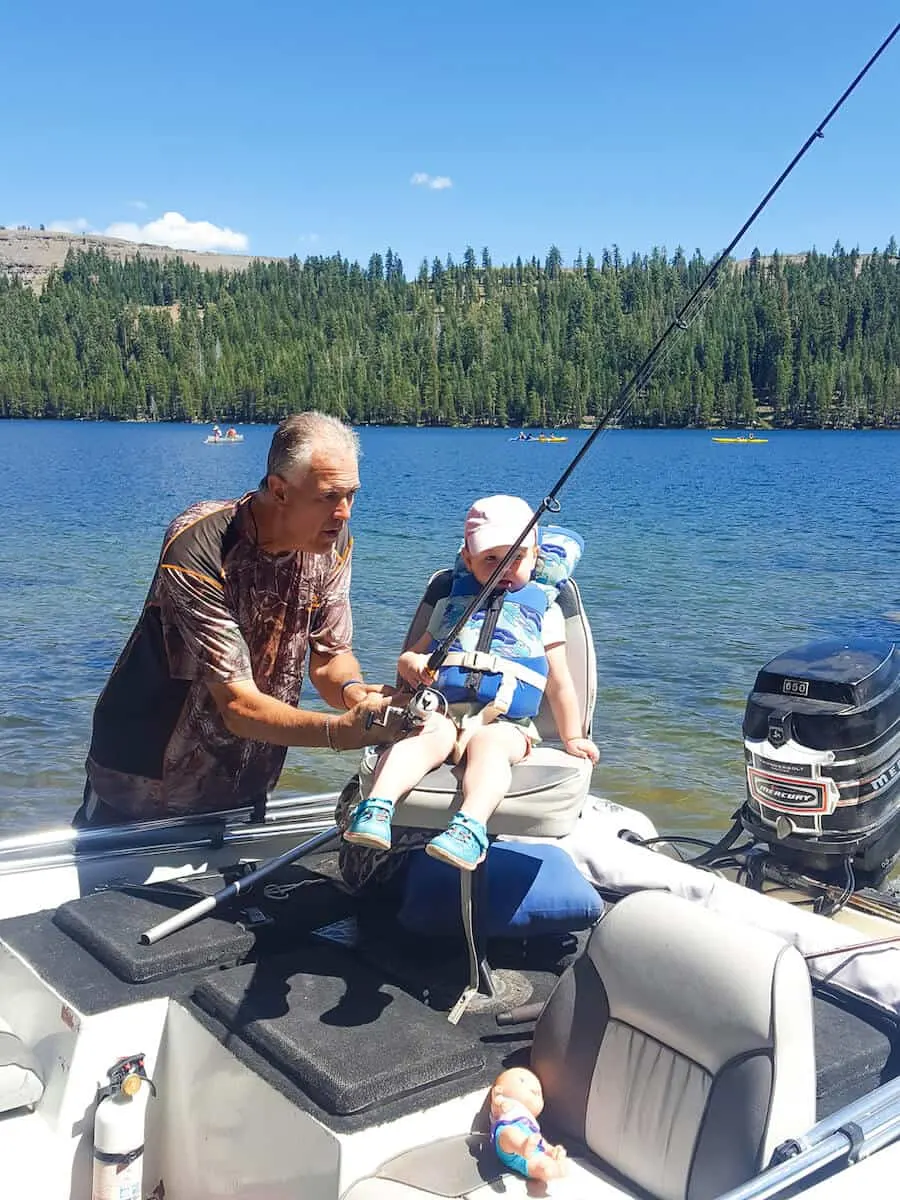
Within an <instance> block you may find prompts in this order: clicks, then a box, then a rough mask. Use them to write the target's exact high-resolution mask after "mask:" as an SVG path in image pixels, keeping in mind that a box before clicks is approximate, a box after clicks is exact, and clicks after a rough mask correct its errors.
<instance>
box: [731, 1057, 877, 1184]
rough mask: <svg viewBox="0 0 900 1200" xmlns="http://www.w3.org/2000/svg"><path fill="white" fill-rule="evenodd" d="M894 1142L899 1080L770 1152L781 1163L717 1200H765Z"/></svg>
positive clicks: (850, 1163)
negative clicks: (773, 1153) (831, 1167)
mask: <svg viewBox="0 0 900 1200" xmlns="http://www.w3.org/2000/svg"><path fill="white" fill-rule="evenodd" d="M898 1138H900V1078H898V1079H892V1080H891V1081H890V1082H889V1083H885V1084H883V1085H882V1086H881V1087H880V1088H876V1089H875V1091H874V1092H869V1093H868V1094H867V1095H865V1096H861V1097H860V1099H858V1100H854V1101H852V1102H851V1103H850V1104H846V1105H845V1106H844V1107H843V1108H839V1109H838V1110H837V1111H836V1112H833V1113H832V1114H831V1115H830V1116H828V1117H825V1118H824V1119H823V1120H821V1121H819V1122H817V1123H816V1124H815V1125H814V1126H813V1127H812V1129H810V1130H809V1132H808V1133H805V1134H804V1135H803V1136H802V1137H799V1138H797V1139H796V1140H794V1141H791V1142H789V1143H786V1144H785V1145H784V1146H783V1147H782V1148H781V1150H780V1152H776V1156H777V1157H781V1158H782V1161H780V1162H777V1163H776V1164H775V1165H774V1166H771V1167H769V1168H768V1169H767V1170H765V1171H763V1172H761V1174H759V1175H757V1176H755V1177H754V1178H753V1179H751V1180H750V1181H749V1182H748V1183H745V1184H742V1185H741V1186H740V1187H738V1188H733V1189H732V1190H731V1191H730V1192H725V1193H723V1194H722V1195H721V1196H720V1197H719V1198H718V1200H769V1198H770V1197H776V1196H782V1195H784V1194H785V1193H786V1192H788V1191H790V1192H791V1194H796V1189H797V1185H798V1183H801V1182H802V1181H803V1180H804V1179H808V1178H809V1177H810V1176H812V1175H815V1174H817V1173H818V1172H819V1171H822V1170H823V1169H824V1168H825V1167H828V1166H830V1165H831V1164H832V1163H838V1162H842V1163H844V1164H846V1165H847V1166H852V1165H853V1164H855V1163H857V1162H861V1161H862V1160H863V1159H864V1158H869V1157H870V1156H871V1155H873V1154H874V1153H875V1152H876V1151H878V1150H882V1149H884V1147H885V1146H888V1145H890V1144H891V1143H892V1142H894V1141H896V1140H897V1139H898ZM847 1194H848V1195H849V1194H850V1193H849V1192H848V1193H847Z"/></svg>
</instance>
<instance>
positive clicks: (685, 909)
mask: <svg viewBox="0 0 900 1200" xmlns="http://www.w3.org/2000/svg"><path fill="white" fill-rule="evenodd" d="M531 1066H532V1067H533V1068H534V1070H535V1071H536V1072H537V1074H538V1076H539V1077H540V1079H541V1082H542V1084H543V1090H544V1096H545V1101H546V1108H545V1111H544V1113H543V1114H542V1117H541V1123H542V1127H543V1129H544V1132H545V1135H546V1136H547V1137H548V1138H550V1139H551V1140H552V1141H559V1142H561V1143H562V1144H563V1145H565V1146H566V1148H567V1149H568V1151H569V1153H570V1156H571V1159H572V1172H571V1173H572V1177H573V1178H572V1180H571V1181H568V1182H567V1186H566V1187H565V1189H564V1188H563V1187H560V1189H559V1192H560V1195H563V1194H567V1195H568V1194H576V1193H577V1194H578V1195H584V1196H591V1197H594V1196H596V1197H598V1198H602V1197H608V1196H641V1197H645V1198H646V1197H653V1198H655V1200H713V1198H714V1197H716V1196H720V1195H722V1194H723V1193H725V1192H727V1191H728V1190H729V1189H731V1188H735V1187H738V1186H740V1185H741V1184H743V1183H745V1182H747V1181H748V1180H749V1179H752V1178H753V1177H754V1176H755V1175H756V1174H757V1173H758V1172H759V1171H761V1170H763V1169H764V1168H765V1167H766V1166H767V1165H768V1163H769V1161H770V1159H771V1157H772V1154H773V1151H774V1150H775V1149H776V1147H777V1146H779V1145H780V1144H781V1143H782V1142H785V1141H787V1140H788V1139H789V1138H796V1137H800V1136H801V1135H802V1134H804V1133H805V1132H806V1131H807V1130H808V1129H810V1128H811V1127H812V1126H813V1124H814V1122H815V1059H814V1052H813V1014H812V990H811V987H810V981H809V974H808V972H807V969H806V964H805V963H804V961H803V958H802V956H801V955H800V953H799V952H798V951H797V950H796V949H795V948H794V947H793V946H790V945H788V943H787V942H785V941H783V940H782V939H781V938H779V937H778V936H776V935H775V934H772V933H769V932H768V931H766V930H762V929H755V928H752V927H750V926H745V925H740V926H739V925H737V924H736V923H734V922H732V921H731V920H729V919H728V918H726V917H723V916H722V915H720V914H718V913H713V912H709V911H707V910H706V909H703V908H701V907H699V906H698V905H696V904H691V903H690V902H689V901H687V900H683V899H681V898H680V897H677V896H672V895H670V894H668V893H666V892H655V891H645V892H637V893H634V894H632V895H630V896H627V897H625V899H623V900H621V901H620V902H619V903H618V904H617V905H616V906H615V907H614V908H613V909H612V910H611V911H610V912H609V913H608V914H607V916H606V917H604V918H603V920H601V921H600V923H599V925H597V927H596V928H595V930H594V932H593V933H592V935H591V937H590V940H589V942H588V945H587V947H586V950H585V952H584V954H583V955H582V956H581V957H580V958H579V959H577V960H576V962H575V963H574V964H573V965H572V966H571V967H569V968H568V969H567V970H566V971H565V973H564V974H563V975H562V976H561V978H560V980H559V983H558V984H557V986H556V988H555V989H554V991H553V993H552V994H551V996H550V999H549V1000H548V1001H547V1004H546V1005H545V1007H544V1009H543V1012H542V1013H541V1015H540V1017H539V1018H538V1022H537V1025H536V1027H535V1032H534V1041H533V1045H532V1053H531ZM478 1119H479V1118H478V1117H476V1118H475V1121H476V1122H477V1121H478ZM435 1132H436V1131H435ZM485 1141H486V1139H484V1137H483V1136H482V1138H481V1144H480V1145H479V1146H478V1147H477V1149H475V1150H473V1146H472V1142H473V1138H472V1137H471V1136H470V1137H468V1138H466V1137H457V1138H456V1139H449V1140H448V1141H447V1142H446V1143H442V1142H437V1143H434V1142H430V1143H429V1144H428V1145H427V1146H424V1147H419V1148H418V1149H417V1151H415V1152H413V1151H407V1152H406V1154H404V1155H400V1156H398V1157H397V1158H395V1159H392V1160H391V1161H389V1162H387V1163H385V1164H384V1165H383V1166H382V1167H380V1168H379V1170H378V1171H377V1172H376V1174H375V1175H374V1176H372V1177H370V1178H367V1179H363V1180H360V1181H359V1182H358V1183H356V1184H355V1185H354V1186H352V1187H351V1188H350V1190H349V1191H348V1192H347V1193H346V1194H345V1196H344V1200H381V1198H382V1197H387V1196H391V1197H397V1198H398V1200H399V1198H400V1197H406V1198H407V1200H416V1198H422V1197H435V1196H440V1197H448V1198H454V1200H459V1198H462V1197H466V1198H469V1200H488V1198H489V1197H493V1196H497V1195H526V1194H528V1193H527V1191H526V1184H525V1181H524V1180H522V1179H520V1178H518V1177H516V1176H514V1175H509V1174H503V1173H502V1171H501V1170H500V1169H499V1167H498V1164H497V1161H496V1158H495V1157H494V1156H493V1154H492V1153H491V1152H490V1150H489V1148H488V1147H487V1146H486V1145H484V1142H485ZM451 1142H452V1143H455V1145H451ZM416 1153H417V1154H418V1156H419V1159H418V1164H417V1163H416V1160H415V1156H414V1155H415V1154H416ZM434 1156H437V1160H436V1161H437V1163H439V1164H440V1169H439V1170H436V1165H435V1160H434ZM570 1188H571V1191H570ZM548 1194H549V1195H553V1194H554V1185H552V1184H551V1185H550V1186H549V1189H548Z"/></svg>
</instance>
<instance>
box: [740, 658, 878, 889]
mask: <svg viewBox="0 0 900 1200" xmlns="http://www.w3.org/2000/svg"><path fill="white" fill-rule="evenodd" d="M743 733H744V757H745V760H746V770H747V799H746V801H745V803H744V806H743V808H742V810H741V823H742V825H743V827H744V829H745V830H746V831H747V832H748V833H749V834H751V835H752V837H753V838H754V839H755V840H756V841H759V842H765V843H767V844H768V846H769V848H770V851H771V853H772V855H773V856H774V857H775V858H777V859H779V860H780V861H782V862H784V863H786V864H787V865H789V866H791V867H793V868H795V869H797V870H800V871H803V872H805V873H807V874H814V875H818V876H824V877H826V878H828V879H834V878H836V877H838V876H839V875H840V874H843V873H844V871H845V868H846V864H847V863H849V864H850V866H851V867H852V869H853V872H854V874H855V875H856V878H857V880H858V882H859V884H860V885H862V884H864V883H865V884H870V885H872V886H877V885H878V884H879V883H880V882H881V881H882V880H883V879H884V877H885V875H886V874H887V873H888V871H889V870H890V869H891V866H892V865H893V863H894V859H895V858H896V856H897V854H898V852H900V648H898V647H897V646H896V645H895V644H894V643H893V642H885V641H880V640H877V639H875V638H855V639H853V640H851V641H846V642H842V641H823V642H813V643H811V644H810V645H808V646H802V647H800V648H799V649H796V650H787V651H785V653H784V654H780V655H778V657H777V658H773V659H772V660H771V662H768V663H766V665H765V666H764V667H763V669H762V670H761V671H760V672H759V674H758V675H757V677H756V683H755V684H754V688H753V691H752V692H751V694H750V697H749V699H748V701H747V708H746V711H745V714H744V726H743Z"/></svg>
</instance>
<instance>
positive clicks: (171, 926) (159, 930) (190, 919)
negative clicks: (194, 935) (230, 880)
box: [138, 896, 216, 946]
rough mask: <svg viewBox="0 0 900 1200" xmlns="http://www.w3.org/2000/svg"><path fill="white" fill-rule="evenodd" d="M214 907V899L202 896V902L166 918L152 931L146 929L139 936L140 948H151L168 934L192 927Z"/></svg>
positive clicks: (199, 901)
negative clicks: (187, 926) (188, 926)
mask: <svg viewBox="0 0 900 1200" xmlns="http://www.w3.org/2000/svg"><path fill="white" fill-rule="evenodd" d="M215 907H216V897H215V896H204V897H203V899H202V900H198V901H197V903H196V904H192V905H191V906H190V908H185V909H182V911H181V912H178V913H175V915H174V916H173V917H166V919H165V921H160V923H159V924H158V925H154V926H153V928H152V929H147V930H146V931H145V932H144V933H142V934H141V936H140V938H139V939H138V940H139V941H140V943H141V945H142V946H152V945H153V944H154V942H158V941H160V940H161V939H162V938H164V937H168V936H169V934H170V933H175V932H176V930H179V929H184V927H185V926H186V925H192V924H193V923H194V921H199V920H200V918H201V917H205V916H206V914H207V913H208V912H212V910H213V909H214V908H215Z"/></svg>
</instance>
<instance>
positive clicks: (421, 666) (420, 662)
mask: <svg viewBox="0 0 900 1200" xmlns="http://www.w3.org/2000/svg"><path fill="white" fill-rule="evenodd" d="M397 673H398V674H399V676H400V678H401V679H404V680H405V681H406V682H407V683H409V684H412V686H413V687H418V686H419V684H420V683H426V684H428V683H432V682H433V681H434V672H433V671H429V670H428V655H427V654H413V652H412V651H411V650H407V651H406V653H405V654H401V655H400V657H399V659H398V660H397Z"/></svg>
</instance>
